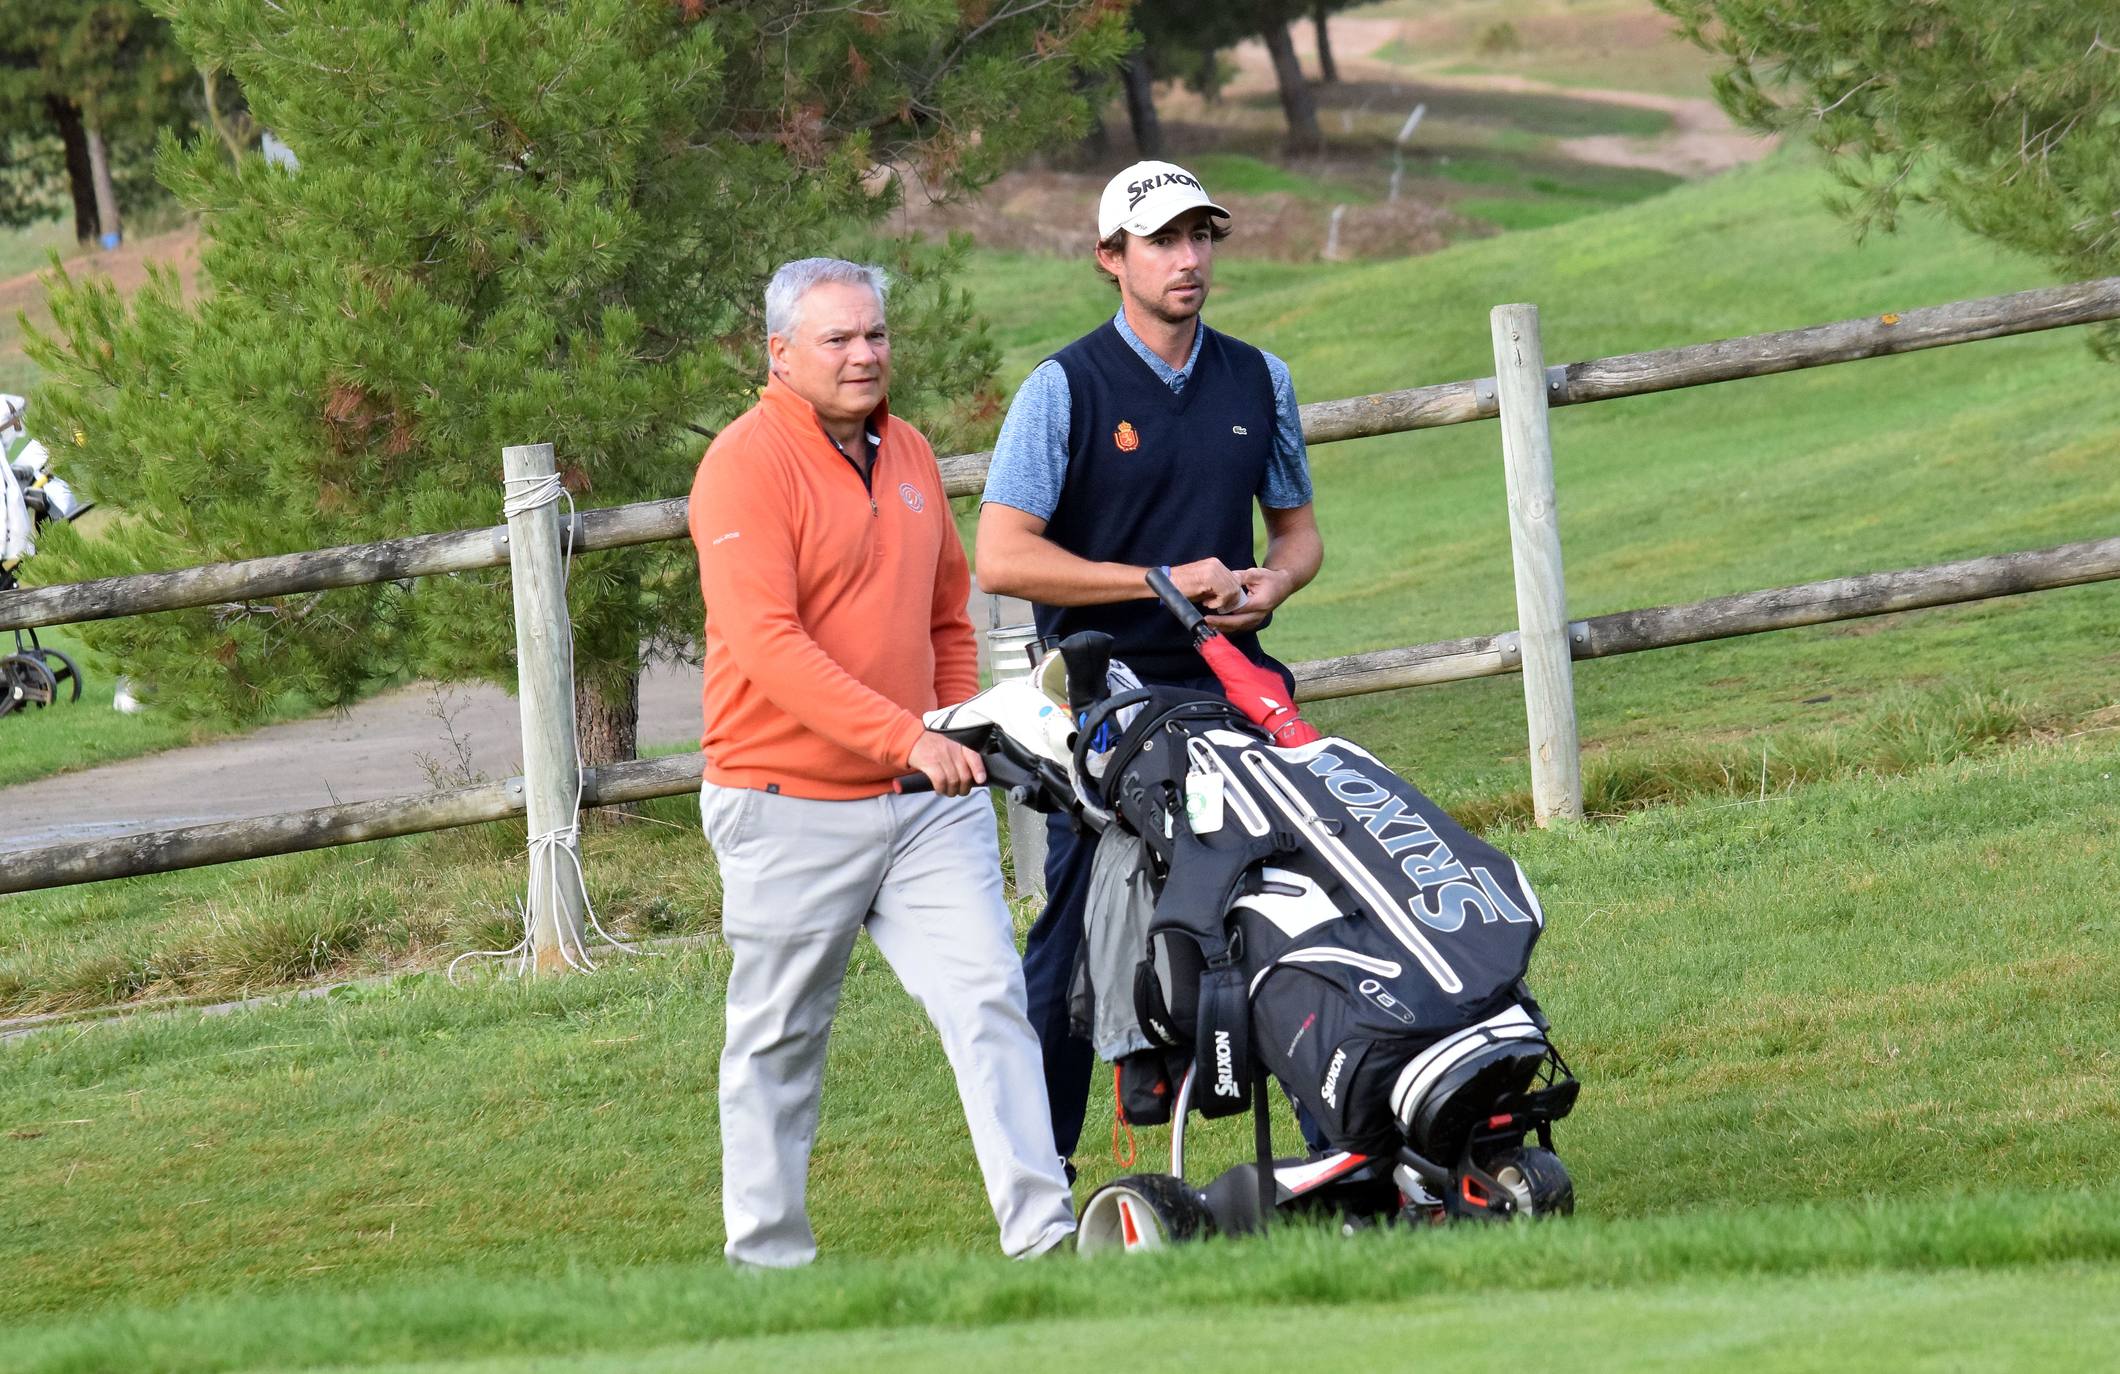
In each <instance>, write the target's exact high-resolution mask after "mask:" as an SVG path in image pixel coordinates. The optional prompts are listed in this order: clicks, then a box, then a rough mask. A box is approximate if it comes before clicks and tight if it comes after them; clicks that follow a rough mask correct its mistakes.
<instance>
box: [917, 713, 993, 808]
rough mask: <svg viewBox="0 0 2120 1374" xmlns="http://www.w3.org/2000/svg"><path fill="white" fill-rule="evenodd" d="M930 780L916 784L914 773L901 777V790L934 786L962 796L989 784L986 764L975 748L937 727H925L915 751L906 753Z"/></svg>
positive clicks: (950, 795) (918, 769)
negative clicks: (933, 728)
mask: <svg viewBox="0 0 2120 1374" xmlns="http://www.w3.org/2000/svg"><path fill="white" fill-rule="evenodd" d="M906 763H907V764H909V765H911V766H912V767H913V768H914V769H915V770H916V771H917V772H918V773H919V775H920V776H921V777H922V778H924V779H925V780H926V782H927V787H925V788H923V787H919V786H916V785H914V784H913V782H912V775H911V774H908V775H907V776H906V777H904V778H901V779H900V780H899V783H898V790H899V791H900V792H918V791H927V790H929V789H933V790H934V791H937V792H940V793H941V794H942V795H943V796H945V797H962V796H965V795H966V794H968V793H969V792H970V791H971V790H972V789H973V788H975V787H984V786H986V764H985V762H984V761H983V760H981V759H980V757H979V756H978V755H977V754H975V753H973V752H972V751H971V750H969V749H967V748H965V747H964V746H963V745H961V744H959V743H957V741H955V740H953V739H951V738H949V737H948V736H946V735H938V734H936V733H935V732H934V731H933V730H923V731H921V733H920V738H919V739H917V740H915V741H913V751H912V753H911V754H909V755H908V756H907V757H906Z"/></svg>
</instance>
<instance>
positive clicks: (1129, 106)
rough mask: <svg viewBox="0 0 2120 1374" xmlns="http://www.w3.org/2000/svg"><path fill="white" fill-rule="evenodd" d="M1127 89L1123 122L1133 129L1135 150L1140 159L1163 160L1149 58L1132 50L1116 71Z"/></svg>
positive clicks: (1161, 135) (1161, 133) (1161, 138)
mask: <svg viewBox="0 0 2120 1374" xmlns="http://www.w3.org/2000/svg"><path fill="white" fill-rule="evenodd" d="M1119 79H1120V80H1121V81H1122V82H1123V83H1124V84H1125V86H1126V118H1127V120H1128V121H1129V122H1130V123H1132V125H1133V126H1134V147H1135V149H1137V150H1138V151H1139V153H1140V155H1141V156H1142V157H1161V156H1163V125H1162V123H1161V121H1159V120H1158V119H1157V118H1156V87H1155V82H1154V81H1153V80H1152V79H1151V78H1150V76H1149V74H1148V55H1147V54H1146V53H1144V52H1142V51H1141V50H1140V49H1139V48H1135V49H1134V50H1133V51H1132V52H1130V53H1128V54H1127V56H1126V65H1125V66H1123V67H1121V68H1120V69H1119Z"/></svg>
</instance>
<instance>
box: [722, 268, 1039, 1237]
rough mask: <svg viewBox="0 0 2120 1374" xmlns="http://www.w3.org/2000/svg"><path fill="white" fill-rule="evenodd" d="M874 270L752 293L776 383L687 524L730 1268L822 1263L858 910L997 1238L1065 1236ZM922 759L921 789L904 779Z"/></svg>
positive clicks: (939, 548)
mask: <svg viewBox="0 0 2120 1374" xmlns="http://www.w3.org/2000/svg"><path fill="white" fill-rule="evenodd" d="M883 296H884V278H883V273H882V272H881V270H879V269H877V268H873V267H863V266H859V265H856V264H854V263H848V262H840V261H837V260H835V259H830V258H807V259H804V260H802V261H800V262H792V263H789V264H787V265H786V266H784V267H782V268H781V269H780V271H779V272H778V273H776V274H775V275H774V277H773V281H772V284H771V285H770V286H768V287H767V288H766V329H767V334H768V338H767V343H766V348H767V352H768V354H769V355H770V357H771V361H772V373H771V377H770V379H769V380H768V382H767V384H766V388H765V391H764V393H763V394H762V396H761V398H760V400H759V403H758V404H757V405H756V406H754V407H753V408H752V409H751V410H749V411H748V412H746V413H745V414H744V415H743V416H741V417H740V418H738V419H737V420H736V421H735V423H733V424H731V425H730V426H729V427H728V428H727V429H725V430H723V431H722V433H721V435H720V436H719V437H718V438H716V439H715V441H714V443H713V445H712V446H711V447H709V448H708V449H707V454H706V458H705V459H704V460H703V461H702V462H701V463H700V466H699V474H698V476H697V478H696V479H695V480H694V482H693V485H692V503H691V513H690V524H691V530H692V541H693V543H694V544H695V545H696V546H697V547H698V551H699V578H700V589H701V591H702V592H703V594H704V596H705V599H706V607H707V621H706V639H705V649H706V692H705V697H706V702H705V704H706V735H705V738H704V740H703V747H704V749H705V753H706V782H705V784H704V786H703V787H702V788H701V791H700V813H701V820H702V823H703V825H704V827H705V830H706V833H707V838H708V840H709V842H710V843H712V845H713V846H714V853H715V856H716V858H717V859H718V861H719V863H720V867H721V877H722V934H723V936H724V937H725V938H726V939H727V941H728V944H729V949H730V952H731V954H732V955H733V957H734V962H733V964H732V966H731V968H730V971H729V993H728V1041H727V1044H726V1046H725V1048H724V1049H723V1051H722V1056H721V1083H720V1096H721V1141H722V1214H723V1218H724V1220H725V1222H726V1224H727V1230H728V1241H727V1245H726V1247H725V1249H726V1253H727V1255H728V1258H729V1260H730V1261H731V1262H732V1263H735V1264H741V1265H755V1266H761V1267H775V1268H779V1267H787V1266H791V1265H798V1264H805V1263H807V1262H809V1261H810V1260H811V1259H812V1258H814V1257H815V1256H816V1253H817V1241H816V1237H815V1235H814V1234H813V1233H812V1231H811V1229H810V1223H809V1217H808V1214H807V1212H806V1211H805V1208H804V1202H803V1199H804V1190H805V1184H806V1180H807V1176H808V1171H809V1158H810V1146H811V1142H812V1140H813V1139H814V1138H815V1135H816V1131H817V1116H818V1098H819V1092H820V1089H821V1085H822V1081H823V1073H824V1060H825V1041H826V1037H827V1036H828V1035H829V1033H830V1030H831V1023H832V1014H833V1011H834V1010H835V1009H836V1007H837V1006H838V1002H839V990H840V985H841V983H842V981H843V980H844V978H845V975H846V966H847V958H848V955H849V953H850V952H851V951H852V949H853V946H854V937H855V936H856V934H858V933H859V932H860V931H861V930H862V929H863V928H864V927H866V929H867V930H868V932H869V934H870V936H871V937H872V938H873V939H874V940H875V942H876V947H877V948H878V949H879V950H881V951H882V953H883V956H884V958H885V959H887V960H888V961H889V962H890V965H891V967H892V969H893V970H895V971H896V972H897V974H898V976H899V978H900V979H901V980H902V981H903V982H904V984H905V986H906V989H907V991H909V992H911V993H912V994H913V997H914V998H915V999H916V1000H917V1001H918V1002H919V1003H920V1004H921V1006H922V1007H923V1008H925V1009H926V1011H927V1014H928V1016H929V1017H930V1018H931V1019H932V1020H933V1021H934V1023H935V1028H936V1030H937V1031H938V1032H940V1036H941V1040H942V1047H943V1050H944V1052H945V1053H946V1054H947V1055H948V1056H949V1061H950V1065H951V1067H952V1069H953V1070H954V1071H955V1073H956V1076H957V1087H958V1092H959V1094H960V1096H961V1097H962V1098H963V1100H964V1111H965V1118H966V1120H967V1121H968V1122H969V1123H970V1126H971V1137H972V1146H973V1150H974V1152H975V1153H976V1154H977V1156H978V1160H979V1167H980V1169H981V1171H982V1172H983V1173H984V1175H985V1177H986V1186H987V1198H988V1200H989V1201H990V1202H991V1203H992V1204H993V1208H994V1215H995V1218H996V1219H997V1220H998V1221H999V1222H1000V1226H1001V1246H1002V1249H1003V1250H1005V1251H1006V1252H1007V1253H1008V1254H1010V1255H1012V1256H1025V1255H1033V1254H1038V1253H1041V1252H1043V1251H1045V1250H1049V1249H1051V1248H1052V1247H1054V1246H1056V1245H1058V1244H1060V1243H1061V1242H1062V1241H1063V1240H1065V1239H1066V1238H1067V1237H1068V1236H1069V1235H1070V1234H1071V1233H1072V1232H1073V1231H1074V1214H1073V1211H1072V1208H1071V1205H1070V1199H1069V1196H1068V1191H1067V1183H1066V1180H1065V1179H1064V1177H1063V1176H1062V1174H1061V1171H1060V1165H1059V1162H1058V1161H1057V1160H1055V1159H1054V1158H1053V1156H1052V1153H1051V1150H1050V1148H1049V1140H1050V1136H1049V1133H1048V1120H1047V1115H1046V1104H1045V1097H1044V1094H1043V1093H1042V1092H1040V1091H1038V1084H1039V1072H1038V1042H1037V1038H1036V1037H1035V1036H1034V1035H1033V1034H1032V1032H1031V1028H1030V1023H1029V1022H1028V1021H1027V1020H1026V1019H1025V1015H1024V988H1023V975H1022V971H1021V967H1020V965H1019V964H1018V963H1017V960H1016V951H1015V940H1014V931H1013V927H1012V926H1011V923H1010V920H1009V914H1008V908H1007V906H1006V905H1005V904H1004V903H1003V900H1002V895H1001V859H1000V853H999V850H998V848H997V847H996V843H995V834H994V816H993V808H992V806H991V804H990V802H989V800H988V798H987V797H986V795H985V793H983V792H981V791H979V790H978V788H979V784H981V783H982V782H984V780H985V770H984V768H983V767H982V765H981V763H980V761H979V758H978V756H977V755H976V754H973V753H972V752H970V751H969V750H966V749H964V748H962V747H960V746H958V745H957V744H955V743H953V742H951V741H950V740H948V739H945V738H944V737H942V736H941V735H937V734H934V733H932V732H930V731H927V730H926V729H925V728H923V726H922V724H921V720H920V716H921V713H922V712H925V711H928V710H932V709H933V708H935V707H936V706H938V705H943V704H947V703H951V702H956V701H961V700H963V699H964V698H966V697H968V696H970V695H972V693H973V692H974V691H976V690H977V688H978V685H979V684H978V669H977V666H976V659H975V655H976V644H975V641H974V640H973V637H972V627H971V619H970V617H969V616H968V615H967V614H966V612H965V601H966V598H967V596H968V594H969V592H970V590H971V576H970V573H969V571H968V569H967V568H966V566H965V560H964V550H963V548H962V547H960V546H959V544H958V542H957V531H956V528H955V526H954V525H953V524H952V522H951V519H950V506H949V502H948V501H947V500H945V499H944V497H943V492H942V479H941V476H940V474H939V473H938V472H937V471H936V467H935V455H934V452H933V450H931V449H930V448H929V447H928V443H927V440H926V439H924V438H922V437H921V435H920V432H919V431H918V430H915V429H914V428H913V427H912V426H911V425H908V424H907V423H905V421H903V420H899V419H896V418H894V417H893V416H892V415H891V413H890V406H889V404H888V403H887V401H886V399H885V396H886V393H887V391H888V389H889V382H890V360H891V345H890V335H889V333H888V332H887V330H886V328H885V324H884V302H883ZM909 771H918V772H921V773H925V774H926V775H927V776H928V778H929V779H930V780H931V781H932V782H933V783H934V787H935V790H934V792H933V793H932V794H921V795H907V796H902V795H898V794H897V793H896V791H895V789H894V787H893V779H894V778H895V777H896V776H897V775H898V774H901V773H905V772H909Z"/></svg>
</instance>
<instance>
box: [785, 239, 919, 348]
mask: <svg viewBox="0 0 2120 1374" xmlns="http://www.w3.org/2000/svg"><path fill="white" fill-rule="evenodd" d="M826 282H838V283H840V284H842V285H845V286H866V287H868V288H869V290H871V291H874V292H875V293H876V304H877V305H878V306H881V305H883V303H884V300H885V298H886V297H887V296H888V294H889V292H890V288H891V280H890V278H889V277H887V276H885V275H884V271H883V269H882V268H881V267H871V266H869V265H867V264H866V263H859V262H848V261H846V260H845V259H843V258H797V259H796V260H795V261H793V262H787V263H782V264H781V266H780V270H779V271H778V272H775V273H774V274H773V280H772V281H770V282H768V283H766V337H768V338H771V337H772V336H773V335H775V334H779V335H782V336H785V335H787V334H788V332H789V331H790V330H792V329H794V328H795V321H796V319H797V317H799V316H800V315H801V313H802V298H803V297H804V296H807V295H809V294H810V291H811V290H812V289H813V288H815V287H819V286H822V285H824V284H825V283H826Z"/></svg>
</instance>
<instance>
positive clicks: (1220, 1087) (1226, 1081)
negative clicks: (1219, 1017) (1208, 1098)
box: [1215, 1030, 1244, 1097]
mask: <svg viewBox="0 0 2120 1374" xmlns="http://www.w3.org/2000/svg"><path fill="white" fill-rule="evenodd" d="M1243 1095H1244V1089H1243V1087H1242V1085H1240V1084H1239V1083H1238V1082H1237V1070H1236V1058H1235V1055H1234V1054H1232V1052H1231V1051H1230V1047H1229V1032H1228V1031H1219V1030H1218V1031H1216V1032H1215V1096H1216V1097H1242V1096H1243Z"/></svg>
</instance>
